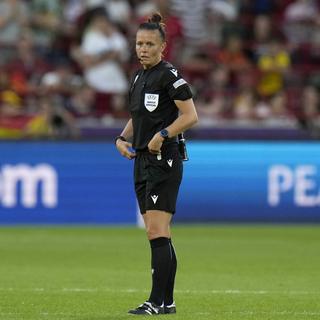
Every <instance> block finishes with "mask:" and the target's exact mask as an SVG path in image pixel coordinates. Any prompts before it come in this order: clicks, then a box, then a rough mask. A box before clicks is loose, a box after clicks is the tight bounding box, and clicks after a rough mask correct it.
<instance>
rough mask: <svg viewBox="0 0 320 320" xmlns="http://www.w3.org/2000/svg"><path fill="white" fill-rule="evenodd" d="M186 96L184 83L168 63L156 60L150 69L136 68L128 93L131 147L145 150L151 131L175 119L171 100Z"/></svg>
mask: <svg viewBox="0 0 320 320" xmlns="http://www.w3.org/2000/svg"><path fill="white" fill-rule="evenodd" d="M190 98H192V93H191V90H190V87H189V85H188V83H187V82H186V81H185V80H184V79H183V78H182V77H181V75H180V74H179V72H178V70H177V69H175V68H174V67H173V66H172V65H171V64H170V63H168V62H166V61H160V62H159V63H158V64H157V65H155V66H153V67H152V68H150V69H140V70H138V71H137V72H136V73H135V74H134V75H133V79H132V82H131V87H130V92H129V108H130V113H131V118H132V124H133V142H132V145H133V148H134V149H136V150H137V151H139V150H140V151H141V150H146V149H147V146H148V143H149V141H150V140H151V139H152V137H153V136H154V135H155V133H157V132H158V131H160V130H162V129H164V128H166V127H167V126H169V125H170V124H171V123H172V122H173V121H174V120H175V119H177V117H178V114H179V110H178V108H177V106H176V105H175V103H174V100H187V99H190Z"/></svg>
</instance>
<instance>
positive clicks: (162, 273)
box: [149, 237, 171, 306]
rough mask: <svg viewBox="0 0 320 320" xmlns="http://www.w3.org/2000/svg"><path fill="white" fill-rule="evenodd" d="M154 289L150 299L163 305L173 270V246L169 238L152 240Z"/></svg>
mask: <svg viewBox="0 0 320 320" xmlns="http://www.w3.org/2000/svg"><path fill="white" fill-rule="evenodd" d="M150 246H151V267H152V290H151V294H150V298H149V301H151V302H153V303H155V304H156V305H158V306H160V305H162V303H163V301H164V296H165V290H166V287H167V283H168V277H169V274H170V271H171V247H170V243H169V239H168V238H164V237H161V238H156V239H153V240H150Z"/></svg>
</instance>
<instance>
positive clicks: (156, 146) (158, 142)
mask: <svg viewBox="0 0 320 320" xmlns="http://www.w3.org/2000/svg"><path fill="white" fill-rule="evenodd" d="M163 140H164V139H163V138H162V137H161V135H160V133H159V132H157V133H156V134H155V135H154V136H153V138H152V139H151V140H150V142H149V143H148V150H149V152H150V153H152V154H160V153H161V147H162V143H163Z"/></svg>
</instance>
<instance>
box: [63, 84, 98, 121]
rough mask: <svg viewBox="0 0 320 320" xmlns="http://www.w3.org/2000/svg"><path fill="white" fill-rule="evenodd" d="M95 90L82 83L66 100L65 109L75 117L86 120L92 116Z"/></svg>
mask: <svg viewBox="0 0 320 320" xmlns="http://www.w3.org/2000/svg"><path fill="white" fill-rule="evenodd" d="M94 103H95V92H94V90H93V89H92V88H90V87H89V86H88V85H86V84H85V83H83V84H82V85H81V86H79V87H78V89H77V90H75V92H74V93H73V94H72V95H71V97H70V98H69V99H68V100H67V101H66V108H67V110H68V111H69V112H70V113H71V114H72V115H73V116H74V117H75V118H76V119H84V118H87V119H88V121H90V120H91V118H92V117H93V116H94Z"/></svg>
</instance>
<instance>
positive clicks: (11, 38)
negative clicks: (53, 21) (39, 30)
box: [0, 0, 30, 64]
mask: <svg viewBox="0 0 320 320" xmlns="http://www.w3.org/2000/svg"><path fill="white" fill-rule="evenodd" d="M29 19H30V12H29V9H28V6H27V4H26V3H25V1H23V0H3V1H1V2H0V45H1V56H0V59H1V60H0V63H1V62H2V64H3V63H5V62H6V61H7V59H8V58H9V57H10V56H12V55H13V54H14V53H15V49H16V46H17V44H18V42H19V38H20V35H21V33H22V31H23V29H24V28H26V27H27V26H28V23H29Z"/></svg>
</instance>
